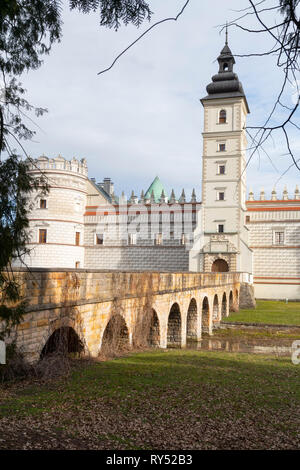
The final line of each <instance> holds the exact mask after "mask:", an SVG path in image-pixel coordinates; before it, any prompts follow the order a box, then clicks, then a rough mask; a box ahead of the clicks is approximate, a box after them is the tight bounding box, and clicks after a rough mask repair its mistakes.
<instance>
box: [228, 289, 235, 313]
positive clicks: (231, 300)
mask: <svg viewBox="0 0 300 470" xmlns="http://www.w3.org/2000/svg"><path fill="white" fill-rule="evenodd" d="M233 311H234V306H233V293H232V290H231V291H230V293H229V312H233Z"/></svg>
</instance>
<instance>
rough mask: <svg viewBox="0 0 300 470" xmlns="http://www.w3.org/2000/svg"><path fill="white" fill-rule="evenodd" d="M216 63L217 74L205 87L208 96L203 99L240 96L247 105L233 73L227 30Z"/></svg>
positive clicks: (233, 61) (232, 59) (232, 58)
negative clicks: (217, 66) (223, 44)
mask: <svg viewBox="0 0 300 470" xmlns="http://www.w3.org/2000/svg"><path fill="white" fill-rule="evenodd" d="M218 63H219V72H218V73H217V74H216V75H214V76H213V77H212V82H211V83H210V84H209V85H208V86H207V87H206V91H207V93H208V95H207V96H206V97H205V98H203V99H204V100H207V99H215V98H235V97H239V96H241V97H243V98H245V101H246V103H247V100H246V97H245V93H244V90H243V86H242V84H241V82H240V81H239V77H238V76H237V74H236V73H234V72H233V67H234V64H235V59H234V56H233V54H232V52H231V50H230V47H229V46H228V32H227V29H226V41H225V46H224V47H223V49H222V50H221V52H220V55H219V57H218ZM247 107H248V103H247ZM248 112H249V108H248Z"/></svg>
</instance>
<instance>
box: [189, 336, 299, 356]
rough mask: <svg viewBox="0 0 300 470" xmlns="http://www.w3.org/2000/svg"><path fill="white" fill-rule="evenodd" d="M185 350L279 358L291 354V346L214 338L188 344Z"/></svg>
mask: <svg viewBox="0 0 300 470" xmlns="http://www.w3.org/2000/svg"><path fill="white" fill-rule="evenodd" d="M186 347H187V349H198V350H199V349H203V350H206V351H230V352H247V353H256V354H270V353H271V354H276V355H280V356H289V355H290V354H291V352H292V347H291V346H279V345H268V346H265V345H264V346H263V345H254V344H249V343H247V342H246V341H236V340H232V341H228V340H220V339H214V338H203V339H202V340H201V341H199V342H192V341H191V342H188V343H187V346H186Z"/></svg>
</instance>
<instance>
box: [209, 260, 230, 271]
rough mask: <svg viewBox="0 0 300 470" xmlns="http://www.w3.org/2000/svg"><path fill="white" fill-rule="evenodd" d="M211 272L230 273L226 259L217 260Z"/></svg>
mask: <svg viewBox="0 0 300 470" xmlns="http://www.w3.org/2000/svg"><path fill="white" fill-rule="evenodd" d="M211 271H212V272H213V273H227V272H228V271H229V266H228V263H227V262H226V261H225V260H224V259H216V261H214V262H213V264H212V267H211Z"/></svg>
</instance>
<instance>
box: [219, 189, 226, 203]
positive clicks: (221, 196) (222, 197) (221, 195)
mask: <svg viewBox="0 0 300 470" xmlns="http://www.w3.org/2000/svg"><path fill="white" fill-rule="evenodd" d="M218 200H219V201H224V200H225V193H224V191H221V192H220V193H218Z"/></svg>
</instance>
